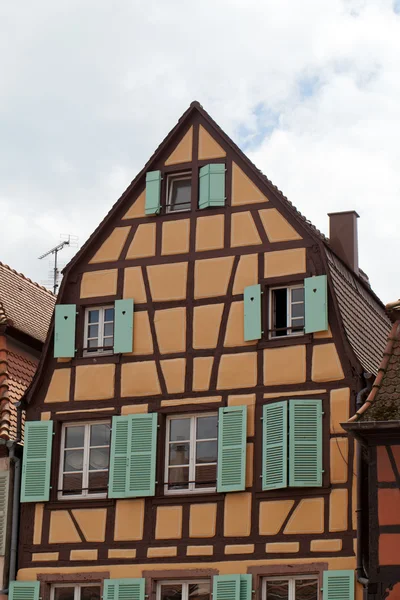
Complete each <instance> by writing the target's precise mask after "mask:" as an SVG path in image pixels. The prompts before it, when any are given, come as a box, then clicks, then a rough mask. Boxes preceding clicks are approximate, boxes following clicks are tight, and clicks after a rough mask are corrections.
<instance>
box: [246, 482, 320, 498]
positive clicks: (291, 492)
mask: <svg viewBox="0 0 400 600" xmlns="http://www.w3.org/2000/svg"><path fill="white" fill-rule="evenodd" d="M331 490H332V488H331V486H330V485H325V486H321V487H286V488H281V489H279V490H262V491H258V492H255V497H256V498H257V499H259V500H266V499H267V498H268V499H271V498H279V499H280V498H285V499H286V498H288V497H290V498H297V497H299V496H300V497H304V496H328V495H329V494H330V493H331Z"/></svg>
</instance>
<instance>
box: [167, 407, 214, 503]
mask: <svg viewBox="0 0 400 600" xmlns="http://www.w3.org/2000/svg"><path fill="white" fill-rule="evenodd" d="M198 417H216V418H217V428H218V412H207V413H190V414H186V413H182V414H174V415H169V416H168V417H167V422H166V428H167V431H166V436H165V437H166V440H165V441H166V444H165V466H164V493H165V494H166V495H180V496H181V495H182V494H204V493H213V492H215V491H216V490H217V486H215V487H205V488H199V487H195V483H194V480H195V477H196V419H197V418H198ZM173 419H191V422H190V440H189V484H188V488H187V489H181V490H170V489H168V475H169V445H170V439H169V438H170V422H171V421H172V420H173ZM214 440H215V438H207V439H204V440H199V441H203V442H206V441H214ZM216 440H217V451H218V429H217V438H216ZM171 443H176V442H171ZM213 464H214V463H204V466H207V465H213ZM186 466H187V465H185V467H186ZM216 466H217V467H218V455H217V462H216Z"/></svg>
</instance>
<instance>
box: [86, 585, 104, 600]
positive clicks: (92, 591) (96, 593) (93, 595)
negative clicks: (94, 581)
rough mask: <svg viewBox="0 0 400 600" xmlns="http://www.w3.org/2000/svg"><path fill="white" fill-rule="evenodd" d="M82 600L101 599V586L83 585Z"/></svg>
mask: <svg viewBox="0 0 400 600" xmlns="http://www.w3.org/2000/svg"><path fill="white" fill-rule="evenodd" d="M81 600H100V587H97V585H88V586H82V587H81Z"/></svg>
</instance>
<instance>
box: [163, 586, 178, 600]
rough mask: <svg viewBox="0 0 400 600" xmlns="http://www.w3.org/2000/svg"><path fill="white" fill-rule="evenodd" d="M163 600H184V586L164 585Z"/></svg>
mask: <svg viewBox="0 0 400 600" xmlns="http://www.w3.org/2000/svg"><path fill="white" fill-rule="evenodd" d="M161 600H182V584H180V583H166V584H163V585H162V586H161Z"/></svg>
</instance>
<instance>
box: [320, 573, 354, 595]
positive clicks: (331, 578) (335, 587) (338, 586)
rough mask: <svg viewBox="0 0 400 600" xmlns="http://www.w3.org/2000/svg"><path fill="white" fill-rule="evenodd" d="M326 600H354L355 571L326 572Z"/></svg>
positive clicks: (324, 577) (324, 593) (324, 591)
mask: <svg viewBox="0 0 400 600" xmlns="http://www.w3.org/2000/svg"><path fill="white" fill-rule="evenodd" d="M322 586H323V598H324V600H354V571H324V575H323V582H322Z"/></svg>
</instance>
